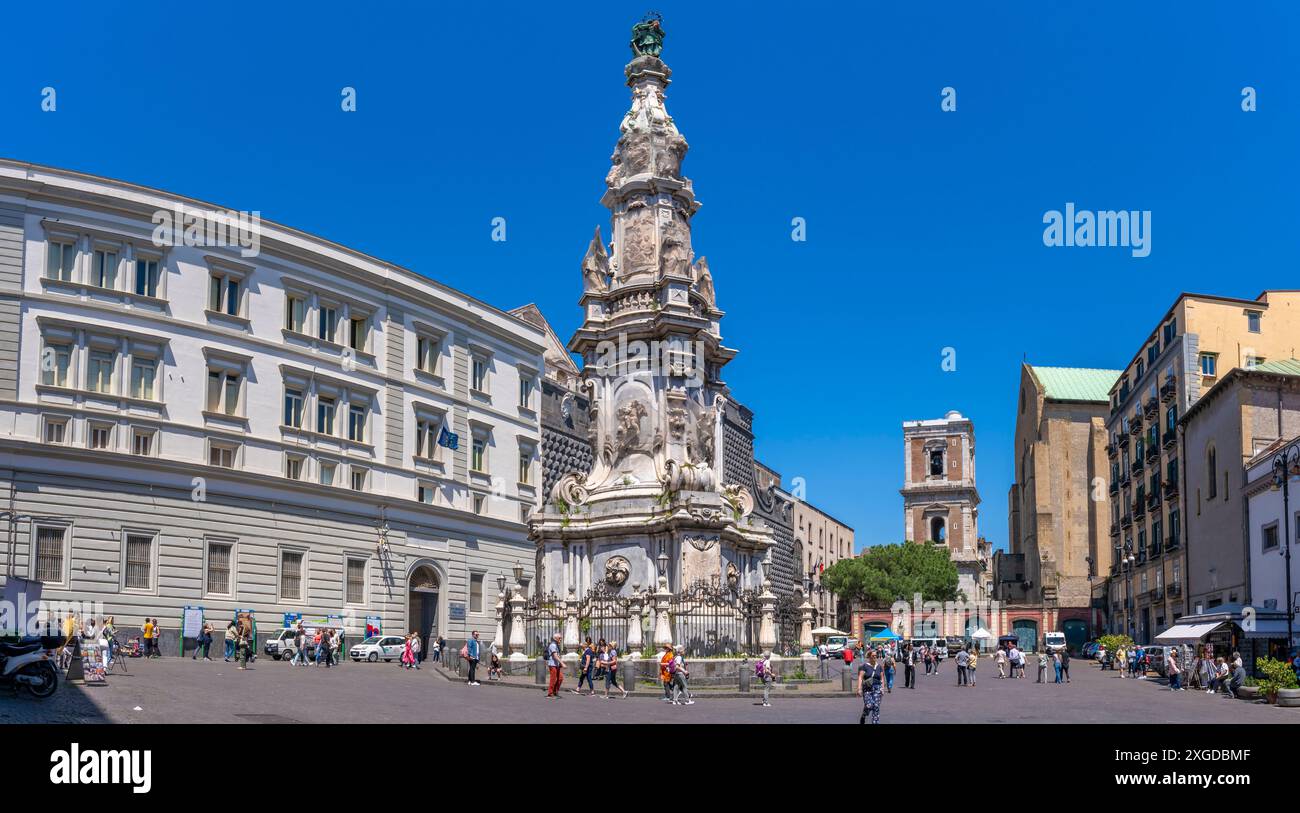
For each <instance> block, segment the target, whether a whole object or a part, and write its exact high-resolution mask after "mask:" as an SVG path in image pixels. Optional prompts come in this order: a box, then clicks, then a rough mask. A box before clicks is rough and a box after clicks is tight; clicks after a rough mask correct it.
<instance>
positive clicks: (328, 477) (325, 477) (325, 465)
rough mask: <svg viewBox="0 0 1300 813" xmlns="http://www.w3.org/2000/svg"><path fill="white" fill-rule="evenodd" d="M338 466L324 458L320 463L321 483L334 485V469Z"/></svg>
mask: <svg viewBox="0 0 1300 813" xmlns="http://www.w3.org/2000/svg"><path fill="white" fill-rule="evenodd" d="M337 468H338V466H337V465H336V464H334V463H330V462H328V461H325V460H322V461H321V463H320V484H321V485H323V486H332V485H334V471H335V469H337Z"/></svg>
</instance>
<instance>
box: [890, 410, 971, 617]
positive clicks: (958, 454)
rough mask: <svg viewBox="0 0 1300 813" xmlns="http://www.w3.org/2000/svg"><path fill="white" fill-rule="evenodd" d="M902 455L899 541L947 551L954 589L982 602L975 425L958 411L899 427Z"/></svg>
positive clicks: (904, 423)
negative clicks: (954, 570) (954, 569)
mask: <svg viewBox="0 0 1300 813" xmlns="http://www.w3.org/2000/svg"><path fill="white" fill-rule="evenodd" d="M903 449H904V455H903V487H902V488H901V489H900V490H899V493H901V494H902V495H903V538H904V539H907V540H909V541H912V542H935V543H937V544H942V545H946V546H947V547H948V549H949V551H950V552H951V555H952V560H953V562H955V563H956V565H957V589H959V590H961V591H962V592H963V593H965V594H966V598H967V599H968V600H971V601H974V600H976V599H980V598H983V596H982V595H981V591H980V556H979V504H980V495H979V490H978V489H976V487H975V425H974V424H973V423H971V421H970V419H969V418H967V417H965V416H964V415H962V414H961V413H960V412H958V411H957V410H951V411H949V412H948V414H946V415H944V416H943V417H942V418H937V419H933V420H923V421H904V422H903Z"/></svg>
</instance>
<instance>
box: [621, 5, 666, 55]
mask: <svg viewBox="0 0 1300 813" xmlns="http://www.w3.org/2000/svg"><path fill="white" fill-rule="evenodd" d="M662 22H663V17H661V16H659V14H658V13H657V12H654V11H652V12H650V13H649V14H647V15H646V16H645V18H644V19H642V20H641V22H639V23H637V24H636V25H634V26H632V41H631V42H630V43H628V44H629V45H630V46H631V48H632V55H633V56H653V57H658V56H659V55H660V54H661V53H663V50H664V29H663V25H662Z"/></svg>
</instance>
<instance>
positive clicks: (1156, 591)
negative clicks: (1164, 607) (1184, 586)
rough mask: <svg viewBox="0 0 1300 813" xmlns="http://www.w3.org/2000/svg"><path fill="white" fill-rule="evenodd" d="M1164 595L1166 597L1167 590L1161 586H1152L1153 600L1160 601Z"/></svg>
mask: <svg viewBox="0 0 1300 813" xmlns="http://www.w3.org/2000/svg"><path fill="white" fill-rule="evenodd" d="M1164 597H1165V591H1164V590H1163V589H1162V588H1159V587H1153V588H1151V600H1152V601H1159V600H1160V599H1162V598H1164Z"/></svg>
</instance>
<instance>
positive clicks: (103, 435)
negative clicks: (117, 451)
mask: <svg viewBox="0 0 1300 813" xmlns="http://www.w3.org/2000/svg"><path fill="white" fill-rule="evenodd" d="M112 437H113V427H112V426H111V425H109V424H106V423H93V424H91V425H90V448H92V449H100V450H107V449H108V447H109V445H110V444H111V441H112Z"/></svg>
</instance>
